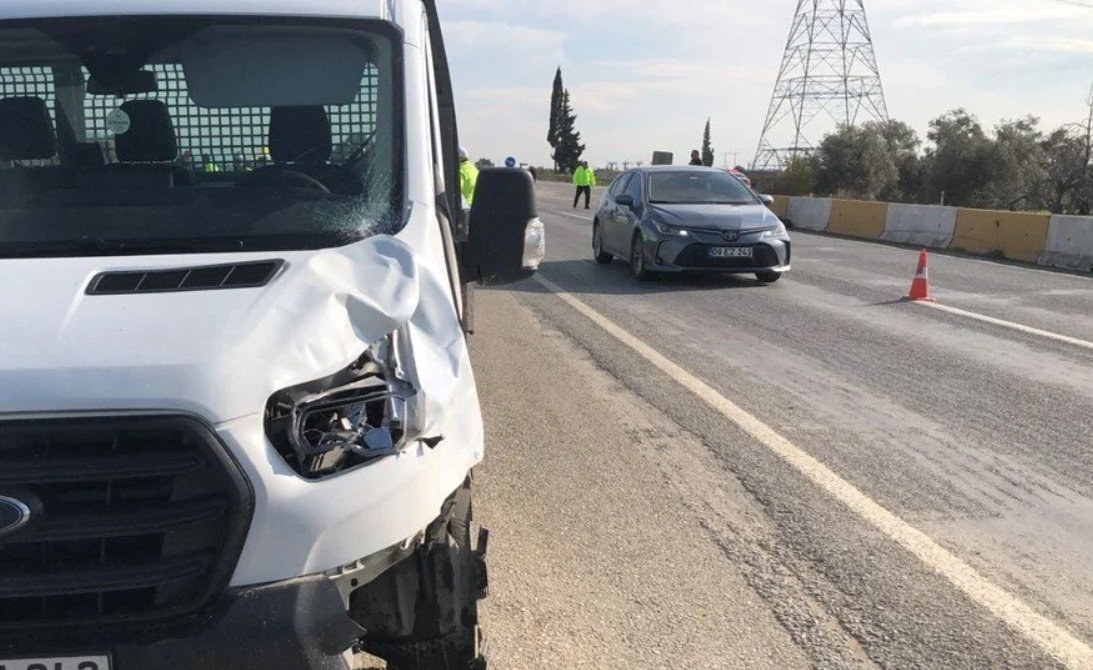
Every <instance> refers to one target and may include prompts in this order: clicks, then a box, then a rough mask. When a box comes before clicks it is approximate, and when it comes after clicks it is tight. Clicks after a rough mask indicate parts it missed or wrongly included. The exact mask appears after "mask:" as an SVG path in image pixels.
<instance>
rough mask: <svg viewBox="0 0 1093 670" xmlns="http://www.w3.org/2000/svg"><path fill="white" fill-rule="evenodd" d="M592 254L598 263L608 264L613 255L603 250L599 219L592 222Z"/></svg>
mask: <svg viewBox="0 0 1093 670" xmlns="http://www.w3.org/2000/svg"><path fill="white" fill-rule="evenodd" d="M592 255H593V256H594V257H595V258H596V262H597V263H599V264H600V265H608V264H610V263H611V261H613V260H615V257H614V256H612V255H611V254H609V253H607V252H606V251H604V250H603V229H602V228H601V227H600V222H599V220H598V219H597V220H595V221H593V222H592Z"/></svg>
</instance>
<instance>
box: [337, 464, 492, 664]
mask: <svg viewBox="0 0 1093 670" xmlns="http://www.w3.org/2000/svg"><path fill="white" fill-rule="evenodd" d="M442 519H443V520H442V521H441V520H440V519H438V521H439V523H437V522H434V524H433V525H432V526H430V527H429V529H428V531H427V532H426V538H425V542H424V543H423V544H422V546H421V547H419V548H418V549H417V551H416V552H415V553H414V554H413V555H412V556H410V557H409V558H408V559H406V560H404V561H403V562H402V563H400V564H398V565H396V566H395V567H393V568H391V569H390V570H389V571H388V572H387V573H385V574H384V575H383V576H382V577H381V578H380V579H378V580H377V582H376V583H373V584H369V585H367V586H366V587H364V589H362V591H366V592H367V595H365V594H362V596H361V599H360V600H359V601H351V609H352V605H354V604H357V605H359V607H360V608H361V613H362V615H364V616H369V615H371V616H372V617H375V616H377V614H379V615H380V619H379V621H376V622H374V623H373V624H372V626H371V627H370V626H369V625H368V624H367V623H366V622H361V621H359V623H361V624H362V626H363V627H364V628H365V629H366V630H369V631H370V632H371V633H372V635H370V636H366V637H365V638H364V640H362V647H363V649H364V650H365V651H366V652H368V653H369V654H371V655H373V656H378V657H379V658H382V659H384V660H385V661H387V667H388V668H389V670H391V669H393V670H484V669H485V668H486V655H485V643H484V638H483V635H482V631H481V629H480V628H479V627H478V601H479V600H481V599H482V598H485V597H486V595H487V592H488V580H487V576H486V565H485V556H484V553H485V543H486V541H487V539H488V537H489V533H488V531H485V530H484V529H482V530H480V531H479V534H478V546H475V545H474V543H473V539H472V538H473V536H474V534H473V532H472V528H473V520H474V508H473V505H472V503H471V479H470V478H468V479H467V481H466V482H465V483H464V485H463V487H462V488H460V490H459V491H457V492H456V493H455V495H454V496H453V497H452V498H451V499H450V500H449V503H447V504H446V505H445V515H443V516H442ZM356 595H357V594H356V593H354V596H356ZM385 610H391V611H390V613H389V614H387V613H385ZM354 618H357V617H354ZM389 622H390V623H389ZM399 622H405V623H403V624H402V628H401V629H400V628H399V627H398V625H399ZM377 624H378V625H380V626H387V625H390V626H391V628H390V629H389V630H386V631H377V630H376V626H377Z"/></svg>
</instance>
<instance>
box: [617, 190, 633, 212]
mask: <svg viewBox="0 0 1093 670" xmlns="http://www.w3.org/2000/svg"><path fill="white" fill-rule="evenodd" d="M615 202H617V203H618V204H619V205H620V206H622V207H629V208H631V209H633V208H634V196H632V195H627V194H625V193H623V194H622V195H616V196H615Z"/></svg>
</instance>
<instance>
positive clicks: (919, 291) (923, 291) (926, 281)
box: [904, 249, 934, 302]
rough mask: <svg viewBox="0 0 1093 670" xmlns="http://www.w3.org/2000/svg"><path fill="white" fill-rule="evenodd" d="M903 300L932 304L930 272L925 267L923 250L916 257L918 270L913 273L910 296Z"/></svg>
mask: <svg viewBox="0 0 1093 670" xmlns="http://www.w3.org/2000/svg"><path fill="white" fill-rule="evenodd" d="M904 300H920V301H925V302H934V299H933V298H931V297H930V271H929V270H928V269H927V267H926V250H925V249H923V250H922V253H921V254H919V256H918V270H917V271H916V272H915V279H914V281H912V282H911V295H909V296H907V297H906V298H904Z"/></svg>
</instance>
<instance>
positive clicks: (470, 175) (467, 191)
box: [459, 147, 478, 207]
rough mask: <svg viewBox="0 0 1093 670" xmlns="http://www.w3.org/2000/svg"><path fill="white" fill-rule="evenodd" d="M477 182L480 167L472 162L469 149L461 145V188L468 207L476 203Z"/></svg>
mask: <svg viewBox="0 0 1093 670" xmlns="http://www.w3.org/2000/svg"><path fill="white" fill-rule="evenodd" d="M476 184H478V168H476V167H475V166H474V163H472V162H471V158H470V156H468V155H467V150H466V149H464V148H463V147H459V190H460V191H462V193H463V199H464V200H466V201H467V207H470V206H471V205H472V204H474V187H475V185H476Z"/></svg>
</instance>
